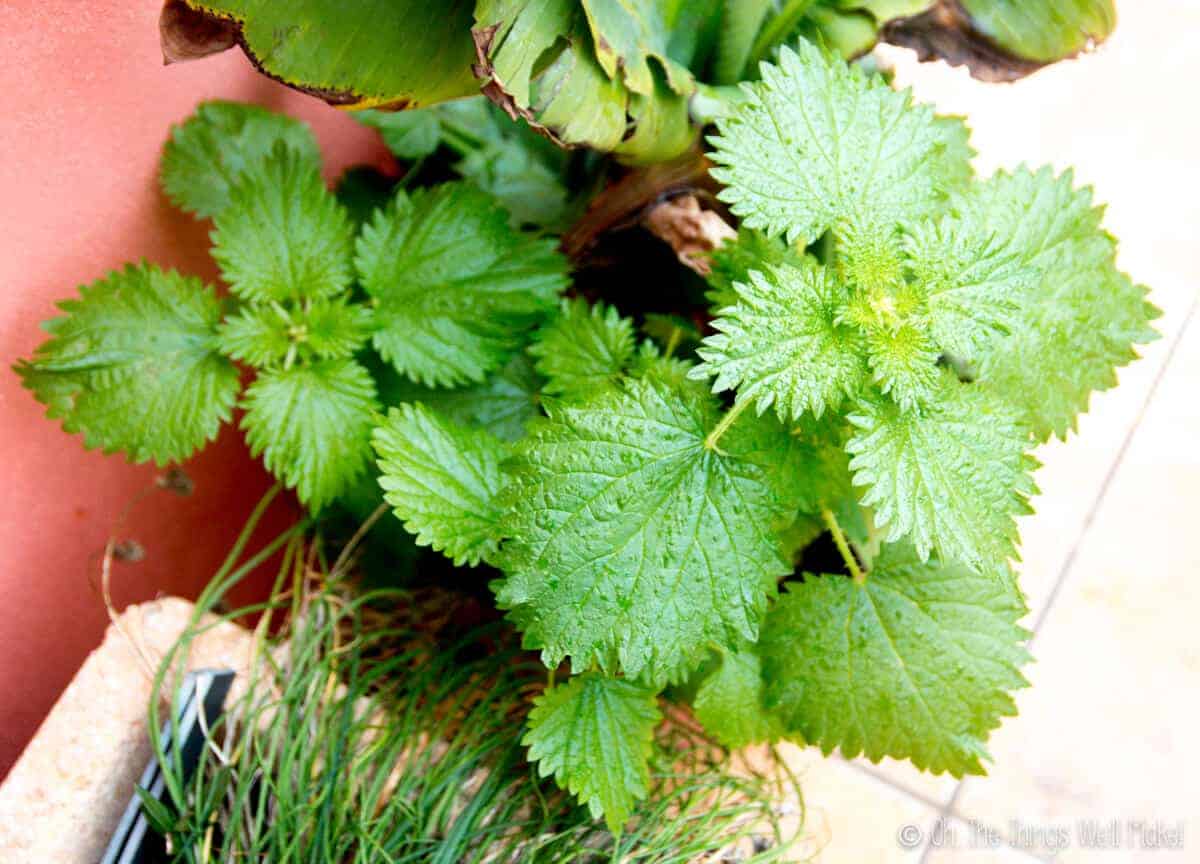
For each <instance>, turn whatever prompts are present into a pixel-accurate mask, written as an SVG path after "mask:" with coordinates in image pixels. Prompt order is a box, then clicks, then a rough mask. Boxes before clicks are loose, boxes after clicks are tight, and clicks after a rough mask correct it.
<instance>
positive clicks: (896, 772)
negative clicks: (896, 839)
mask: <svg viewBox="0 0 1200 864" xmlns="http://www.w3.org/2000/svg"><path fill="white" fill-rule="evenodd" d="M850 764H851V765H853V766H854V767H855V768H857V769H858V770H860V771H864V772H866V773H867V774H870V775H872V776H873V777H878V778H880V779H881V780H884V781H885V782H887V783H891V784H893V785H895V786H899V787H900V788H901V789H904V790H907V791H908V792H911V793H912V794H913V795H914V796H915V797H917V798H921V799H923V800H925V801H927V802H929V803H931V804H934V805H936V806H938V807H942V806H944V805H946V804H948V803H949V802H950V798H951V796H953V795H954V790H955V788H956V787H957V786H958V780H957V779H956V778H954V777H951V776H950V775H949V774H930V773H929V772H928V771H919V770H917V768H915V767H914V766H913V764H912V763H911V762H907V761H903V762H901V761H897V760H895V759H884V760H883V761H882V762H880V763H879V764H878V765H874V764H872V763H871V762H870V761H869V760H868V759H865V758H863V757H861V756H860V757H859V758H857V759H852V760H850Z"/></svg>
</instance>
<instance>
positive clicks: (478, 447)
mask: <svg viewBox="0 0 1200 864" xmlns="http://www.w3.org/2000/svg"><path fill="white" fill-rule="evenodd" d="M372 441H373V443H374V446H375V452H376V453H377V454H378V456H379V469H380V471H381V472H382V473H381V474H380V477H379V485H380V486H381V487H383V492H384V498H386V499H387V502H388V503H389V504H391V505H392V509H393V510H394V511H395V513H396V516H397V517H398V518H399V519H400V520H401V521H403V522H404V527H405V528H407V529H408V531H409V532H410V533H412V534H416V535H417V543H419V544H420V545H422V546H432V547H433V549H434V550H436V551H438V552H444V553H446V555H447V557H449V558H452V559H453V560H454V563H455V564H458V565H462V564H470V565H471V566H474V565H476V564H478V563H479V562H480V561H481V560H484V559H487V558H489V557H491V556H492V555H493V554H494V553H495V551H496V536H497V522H498V521H499V518H500V512H499V509H498V508H497V506H496V501H495V499H496V494H497V493H498V492H499V491H500V487H501V485H502V483H503V478H502V476H501V474H500V462H501V460H502V459H503V458H504V457H505V456H506V451H507V448H506V447H505V445H504V443H503V442H501V441H500V440H499V439H498V438H496V437H495V436H493V435H491V434H489V433H488V432H485V431H483V430H481V429H472V428H470V427H467V426H460V425H459V424H457V423H454V422H453V421H451V420H448V419H446V418H445V417H442V416H440V415H439V414H438V413H437V412H436V411H431V410H430V409H428V408H426V407H425V406H424V405H421V404H419V403H418V404H416V405H401V406H400V407H399V408H393V409H392V410H391V411H390V412H389V413H388V418H387V420H386V421H385V422H384V423H383V424H382V425H381V426H379V427H377V428H376V429H375V431H374V433H373V434H372Z"/></svg>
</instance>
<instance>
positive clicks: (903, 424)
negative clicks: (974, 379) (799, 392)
mask: <svg viewBox="0 0 1200 864" xmlns="http://www.w3.org/2000/svg"><path fill="white" fill-rule="evenodd" d="M850 420H851V422H852V423H853V424H854V425H855V426H856V427H857V428H856V430H855V433H854V435H853V436H852V437H851V439H850V441H849V443H848V444H847V449H848V450H849V452H850V453H851V454H852V455H853V459H851V461H850V468H851V470H852V471H853V472H854V482H855V483H856V484H857V485H859V486H865V487H866V492H865V494H864V495H863V503H864V504H866V505H869V506H871V507H874V508H875V518H876V521H877V523H878V525H879V526H880V527H881V528H883V529H885V531H886V538H885V539H887V540H889V541H893V540H899V539H901V538H905V537H906V538H908V539H909V540H910V541H911V542H912V544H913V546H914V547H915V548H916V550H917V553H918V554H919V555H920V556H921V558H922V559H924V558H927V557H929V554H930V552H936V553H937V555H938V557H939V558H941V559H942V560H944V561H958V562H962V563H964V564H967V565H968V566H972V567H975V568H977V569H979V570H980V571H988V572H990V571H993V570H995V569H997V568H1000V567H1002V566H1003V565H1004V563H1005V562H1006V561H1007V560H1008V559H1009V558H1011V557H1014V556H1015V555H1016V547H1015V541H1016V536H1017V526H1016V522H1015V517H1016V516H1018V515H1022V514H1025V513H1029V512H1031V511H1030V509H1029V504H1028V498H1029V496H1030V495H1031V494H1033V493H1034V492H1035V491H1036V487H1035V486H1034V484H1033V480H1032V478H1031V477H1030V474H1029V472H1030V471H1031V470H1032V468H1033V467H1034V466H1035V465H1036V464H1037V463H1036V461H1035V460H1034V459H1033V458H1032V457H1031V456H1029V455H1027V454H1026V450H1027V449H1028V448H1029V446H1030V443H1031V442H1030V436H1029V432H1028V430H1027V429H1026V428H1025V427H1024V426H1022V425H1021V424H1020V422H1019V420H1018V417H1017V414H1016V412H1015V411H1014V410H1013V409H1012V408H1011V407H1009V406H1008V405H1007V404H1006V403H1004V402H1003V401H1000V400H998V399H997V398H996V397H995V396H994V395H992V394H991V393H989V392H988V391H987V390H985V389H983V388H981V387H979V386H978V385H971V384H961V383H959V382H958V381H957V380H956V379H954V378H953V376H951V375H949V374H948V373H945V374H943V378H942V383H941V386H940V387H939V390H938V393H937V395H936V397H934V398H932V399H930V400H929V402H928V404H927V405H925V406H924V407H922V408H920V409H917V410H911V411H905V410H902V409H901V408H899V407H898V406H896V405H895V404H893V403H891V402H889V401H885V400H866V401H864V402H862V403H860V406H859V409H858V412H857V413H855V414H852V415H850Z"/></svg>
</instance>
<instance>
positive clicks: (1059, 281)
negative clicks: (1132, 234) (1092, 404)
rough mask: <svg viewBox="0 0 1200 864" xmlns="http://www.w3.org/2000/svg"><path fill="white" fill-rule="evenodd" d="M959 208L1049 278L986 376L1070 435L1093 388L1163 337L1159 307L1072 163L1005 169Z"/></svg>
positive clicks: (1030, 415)
mask: <svg viewBox="0 0 1200 864" xmlns="http://www.w3.org/2000/svg"><path fill="white" fill-rule="evenodd" d="M959 206H960V207H961V209H962V211H963V213H964V218H967V219H971V220H975V221H978V222H984V223H986V224H987V225H988V226H989V228H990V229H991V230H992V231H994V232H995V234H996V236H997V237H998V238H1004V240H1005V241H1006V244H1007V248H1008V249H1010V250H1013V252H1014V254H1016V255H1018V256H1019V259H1020V261H1021V262H1022V264H1023V265H1025V266H1027V267H1030V268H1032V269H1033V270H1035V271H1036V272H1037V273H1038V277H1039V278H1038V279H1037V281H1036V284H1035V287H1033V289H1032V290H1031V291H1030V292H1029V294H1028V295H1027V302H1025V303H1024V304H1023V306H1022V308H1021V309H1020V310H1019V316H1018V319H1017V322H1016V323H1015V324H1014V325H1013V326H1012V327H1011V328H1010V330H1011V332H1010V334H1009V335H1008V336H1007V337H1006V338H1004V339H1000V340H997V342H996V344H995V345H994V347H993V348H992V350H990V351H988V352H986V353H985V355H984V356H983V358H982V362H981V368H980V380H982V381H987V382H989V383H990V384H991V385H992V386H993V387H994V388H995V389H996V390H997V391H998V392H1000V393H1002V394H1003V395H1005V396H1006V397H1007V398H1008V399H1009V400H1010V401H1012V402H1013V404H1016V405H1020V406H1022V407H1023V408H1024V409H1025V414H1026V421H1027V422H1028V423H1030V425H1032V427H1033V430H1034V434H1035V435H1036V436H1037V438H1038V440H1045V439H1047V438H1049V437H1050V436H1051V435H1057V436H1058V437H1060V438H1065V437H1066V435H1067V432H1068V431H1070V430H1071V429H1073V428H1075V418H1076V416H1077V415H1078V414H1080V413H1082V412H1083V411H1086V410H1087V406H1088V399H1089V397H1090V394H1091V392H1092V391H1093V390H1106V389H1108V388H1110V387H1113V386H1115V385H1116V383H1117V377H1116V369H1117V368H1118V367H1120V366H1124V365H1125V364H1126V363H1129V362H1131V361H1133V360H1135V359H1136V358H1137V356H1138V355H1137V353H1136V351H1135V350H1134V347H1133V346H1134V345H1136V344H1138V343H1144V342H1149V341H1151V340H1153V339H1156V338H1157V335H1158V334H1157V333H1155V331H1154V330H1153V329H1152V328H1151V327H1150V321H1152V320H1153V319H1154V318H1156V317H1158V315H1159V311H1158V310H1157V309H1156V308H1154V306H1152V305H1151V304H1150V303H1149V302H1148V301H1147V300H1146V289H1145V288H1143V287H1142V286H1139V285H1135V284H1134V283H1133V282H1131V281H1130V279H1129V277H1127V276H1126V275H1125V274H1123V273H1121V272H1120V271H1119V270H1117V268H1116V263H1115V253H1116V244H1115V242H1114V241H1113V239H1112V237H1111V236H1110V235H1109V234H1108V233H1107V232H1105V231H1104V230H1103V228H1102V227H1101V225H1100V217H1101V210H1100V208H1098V207H1096V206H1094V205H1093V203H1092V195H1091V190H1090V189H1086V188H1085V189H1080V190H1076V189H1074V188H1073V177H1072V175H1071V173H1070V172H1069V171H1068V172H1066V173H1064V174H1062V175H1060V176H1058V177H1054V175H1053V174H1052V173H1051V171H1050V169H1049V168H1043V169H1041V170H1040V171H1038V172H1036V173H1033V172H1030V171H1027V170H1024V169H1021V170H1018V171H1017V172H1015V173H1013V174H1006V173H1000V174H997V175H996V176H994V177H993V178H991V179H990V180H988V181H987V182H985V183H981V184H978V185H977V186H976V187H975V188H974V190H973V192H972V194H970V195H968V196H965V197H964V198H963V199H962V202H961V204H960V205H959Z"/></svg>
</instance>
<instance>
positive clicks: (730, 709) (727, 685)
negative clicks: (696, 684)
mask: <svg viewBox="0 0 1200 864" xmlns="http://www.w3.org/2000/svg"><path fill="white" fill-rule="evenodd" d="M763 700H764V686H763V679H762V662H761V661H760V660H759V657H758V654H756V653H755V651H754V650H753V648H752V647H746V648H743V649H742V650H740V651H726V652H724V653H723V654H722V655H721V660H720V664H719V665H718V666H717V668H716V670H714V671H713V672H712V674H710V675H709V676H708V677H707V678H705V679H704V681H703V682H702V683H701V685H700V688H699V690H697V691H696V698H695V699H694V700H693V701H692V708H693V710H694V711H695V712H696V719H697V720H699V721H700V723H701V724H702V725H703V726H704V729H705V730H706V731H707V732H708V733H709V734H710V735H712V736H713V737H714V738H716V739H717V741H719V742H720V743H721V744H723V745H725V746H726V747H729V748H732V749H737V748H740V747H746V746H748V745H750V744H759V743H761V742H764V741H775V740H777V739H778V738H780V737H782V735H783V734H784V727H783V723H782V722H780V719H779V716H778V715H777V714H775V713H774V712H771V711H768V710H767V708H766V706H765V704H764V701H763Z"/></svg>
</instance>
